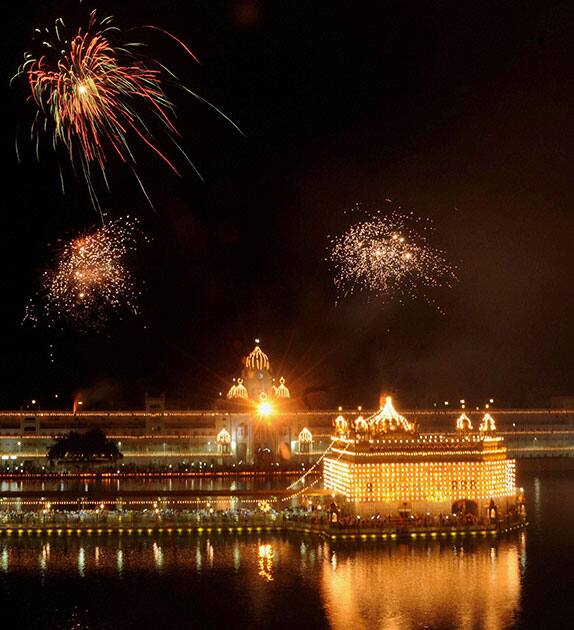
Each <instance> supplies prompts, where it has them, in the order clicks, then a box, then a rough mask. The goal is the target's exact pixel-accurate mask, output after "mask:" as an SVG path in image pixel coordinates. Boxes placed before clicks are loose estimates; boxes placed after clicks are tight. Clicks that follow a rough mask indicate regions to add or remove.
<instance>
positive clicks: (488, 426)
mask: <svg viewBox="0 0 574 630" xmlns="http://www.w3.org/2000/svg"><path fill="white" fill-rule="evenodd" d="M478 430H479V431H482V432H484V433H489V432H490V431H496V423H495V422H494V418H493V417H492V416H491V415H490V414H489V413H485V414H484V416H483V418H482V422H481V423H480V427H479V428H478Z"/></svg>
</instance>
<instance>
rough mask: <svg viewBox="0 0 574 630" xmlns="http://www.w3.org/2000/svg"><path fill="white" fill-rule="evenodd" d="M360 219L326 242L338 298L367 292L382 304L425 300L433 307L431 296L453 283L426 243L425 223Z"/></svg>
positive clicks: (392, 217)
mask: <svg viewBox="0 0 574 630" xmlns="http://www.w3.org/2000/svg"><path fill="white" fill-rule="evenodd" d="M357 210H360V209H359V208H357ZM363 216H364V217H365V219H364V220H362V221H359V222H357V223H354V224H353V225H351V226H350V227H349V228H348V229H347V230H346V231H345V232H344V233H343V234H341V235H339V236H335V237H333V238H332V239H331V241H330V246H329V254H328V261H329V262H330V264H331V268H332V271H333V277H334V283H335V287H336V289H337V293H338V295H339V297H347V296H349V295H352V294H353V293H357V292H368V293H371V294H373V295H375V296H376V297H377V298H379V299H382V300H384V301H389V300H391V299H398V300H399V301H400V302H402V301H404V300H405V299H406V298H409V299H411V298H417V297H423V298H425V299H426V300H427V301H429V302H432V303H434V302H433V300H432V298H431V297H430V291H431V290H432V289H436V288H438V287H443V286H451V284H452V283H453V282H455V281H456V275H455V269H454V267H452V266H451V265H449V264H448V262H447V260H446V257H445V255H444V253H443V252H442V251H440V250H438V249H435V248H434V247H432V246H431V245H430V244H429V243H428V240H427V237H426V234H425V233H427V232H428V231H429V230H430V223H429V222H428V221H423V220H422V219H420V218H418V217H416V216H415V215H414V214H413V213H409V214H402V213H400V212H398V211H395V210H393V211H391V212H388V213H381V212H377V213H373V214H367V213H363ZM415 226H416V227H415Z"/></svg>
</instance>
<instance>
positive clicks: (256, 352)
mask: <svg viewBox="0 0 574 630" xmlns="http://www.w3.org/2000/svg"><path fill="white" fill-rule="evenodd" d="M245 367H247V368H251V369H252V370H269V358H268V357H267V355H266V354H265V352H263V350H261V348H260V347H259V346H255V348H253V350H252V351H251V352H250V353H249V354H248V355H247V358H246V359H245Z"/></svg>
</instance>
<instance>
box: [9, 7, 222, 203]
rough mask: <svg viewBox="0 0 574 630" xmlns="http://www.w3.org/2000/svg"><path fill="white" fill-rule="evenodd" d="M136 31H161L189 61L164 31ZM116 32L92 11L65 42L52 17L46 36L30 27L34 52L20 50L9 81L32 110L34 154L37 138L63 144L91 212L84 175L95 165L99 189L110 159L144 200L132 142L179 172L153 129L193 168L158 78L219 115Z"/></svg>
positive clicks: (139, 45)
mask: <svg viewBox="0 0 574 630" xmlns="http://www.w3.org/2000/svg"><path fill="white" fill-rule="evenodd" d="M143 28H147V29H154V30H157V31H160V32H162V33H165V34H166V35H167V36H169V37H170V38H171V39H172V40H175V41H176V42H177V43H178V44H180V45H181V47H182V49H183V50H185V51H186V53H187V54H189V55H190V56H191V57H192V58H193V59H194V60H196V58H195V56H194V55H193V53H192V52H191V51H190V50H189V48H188V47H187V46H185V45H184V44H183V42H181V41H180V40H179V39H177V38H176V37H174V36H173V35H171V34H170V33H167V32H166V31H163V30H162V29H159V28H156V27H153V26H146V27H143ZM122 35H123V33H122V31H121V30H120V29H119V28H118V27H117V26H115V24H114V23H113V19H112V18H111V17H107V18H105V19H103V20H101V21H99V20H98V19H97V17H96V13H95V11H93V12H92V13H91V14H90V19H89V23H88V27H87V29H85V30H83V29H82V28H80V29H78V30H77V31H76V32H75V34H73V35H71V36H70V37H68V35H67V29H66V27H65V25H64V22H63V21H62V19H58V20H57V21H56V23H55V26H54V29H53V30H52V31H51V30H49V29H44V30H39V29H36V38H35V40H37V42H38V43H39V44H40V52H39V53H37V54H36V53H34V52H27V53H26V54H25V55H24V58H25V61H24V63H23V64H22V65H21V66H20V68H19V69H18V72H17V74H16V76H15V77H14V78H16V77H20V76H24V77H26V78H27V81H28V85H29V89H30V93H31V99H32V101H33V102H34V104H35V106H36V116H35V119H34V122H33V124H32V129H31V136H32V140H33V142H34V144H35V146H36V154H37V157H38V158H39V154H40V148H39V145H40V138H41V136H42V135H47V136H48V137H50V140H51V142H50V144H51V147H52V148H53V150H54V151H56V150H57V149H58V147H59V146H63V147H64V148H65V150H66V152H67V156H68V158H69V160H70V163H71V165H72V168H73V169H77V167H78V165H79V166H80V170H81V173H82V174H83V177H84V179H85V182H86V184H87V186H88V190H89V192H90V196H91V198H92V202H93V203H94V205H95V206H96V207H98V208H99V204H98V202H97V196H96V192H95V188H94V183H93V179H92V175H93V171H94V167H95V168H96V169H97V170H99V172H100V173H101V175H102V177H103V180H104V182H105V184H106V186H107V179H106V164H107V162H108V160H109V158H110V154H115V155H116V156H117V157H118V158H119V160H120V161H121V162H123V163H124V164H126V165H128V166H129V167H130V168H131V170H132V171H133V174H134V176H135V177H136V179H137V181H138V183H139V184H140V186H141V187H142V190H143V191H144V194H146V197H147V193H145V188H144V187H143V184H142V181H141V179H140V177H139V176H138V174H137V172H136V170H135V164H136V160H135V157H134V152H133V150H132V146H131V141H132V139H134V138H135V139H137V140H138V141H139V142H140V143H141V144H143V145H144V146H145V147H146V148H147V149H149V150H151V151H152V152H153V153H154V154H155V155H157V156H158V158H159V159H160V160H161V161H163V162H164V163H165V164H166V165H167V166H168V167H169V169H171V170H172V171H173V172H174V173H176V174H178V175H179V171H178V168H177V167H176V165H175V163H174V161H173V159H172V158H171V157H169V156H168V154H167V153H166V152H165V151H164V150H163V149H160V147H159V146H158V143H157V142H156V140H155V135H156V132H157V130H158V129H160V130H161V131H163V132H164V133H165V135H166V136H167V138H168V139H169V141H170V143H171V144H172V145H173V146H174V147H175V148H176V149H177V152H178V154H180V155H182V156H183V157H184V158H185V160H186V161H187V162H188V163H189V164H190V165H191V166H192V167H193V168H195V167H194V166H193V164H192V163H191V161H190V160H189V158H188V157H187V155H186V153H185V152H184V150H183V149H182V148H181V146H180V144H179V142H178V138H179V137H180V134H179V132H178V131H177V129H176V127H175V125H174V122H173V120H174V118H175V115H174V104H173V102H172V101H171V100H170V98H169V97H168V96H167V94H166V92H165V90H164V82H165V79H169V81H171V82H172V83H175V84H176V85H178V86H179V87H180V88H183V89H184V90H186V91H187V92H188V93H189V94H191V95H193V96H194V97H196V98H197V99H199V100H200V101H201V102H203V103H206V104H208V105H210V106H211V107H213V109H215V110H216V111H217V112H218V113H219V114H221V115H223V114H222V112H220V111H219V110H218V109H217V108H215V107H214V106H213V105H211V104H210V103H208V102H207V101H205V100H204V99H202V98H201V97H200V96H198V95H197V94H195V93H194V92H192V91H191V90H189V89H188V88H186V87H185V86H183V85H181V84H180V83H179V82H178V81H177V77H176V76H175V75H174V74H173V73H172V72H171V71H169V70H168V69H167V68H166V67H165V66H163V65H161V64H160V63H159V62H157V61H154V60H153V59H151V58H149V57H146V56H144V55H143V54H142V53H141V52H140V51H141V50H142V48H143V47H144V45H143V44H142V43H139V42H131V43H129V42H124V41H121V40H122ZM223 116H224V115H223ZM224 117H225V116H224ZM225 118H226V119H227V117H225ZM227 120H229V119H227ZM232 124H233V123H232ZM148 201H149V198H148ZM150 203H151V202H150Z"/></svg>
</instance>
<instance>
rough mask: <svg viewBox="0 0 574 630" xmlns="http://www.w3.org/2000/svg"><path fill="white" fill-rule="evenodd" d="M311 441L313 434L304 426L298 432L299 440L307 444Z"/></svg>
mask: <svg viewBox="0 0 574 630" xmlns="http://www.w3.org/2000/svg"><path fill="white" fill-rule="evenodd" d="M312 441H313V436H312V435H311V431H309V429H307V427H305V428H304V429H302V430H301V433H299V442H300V443H303V444H309V443H311V442H312Z"/></svg>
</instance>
